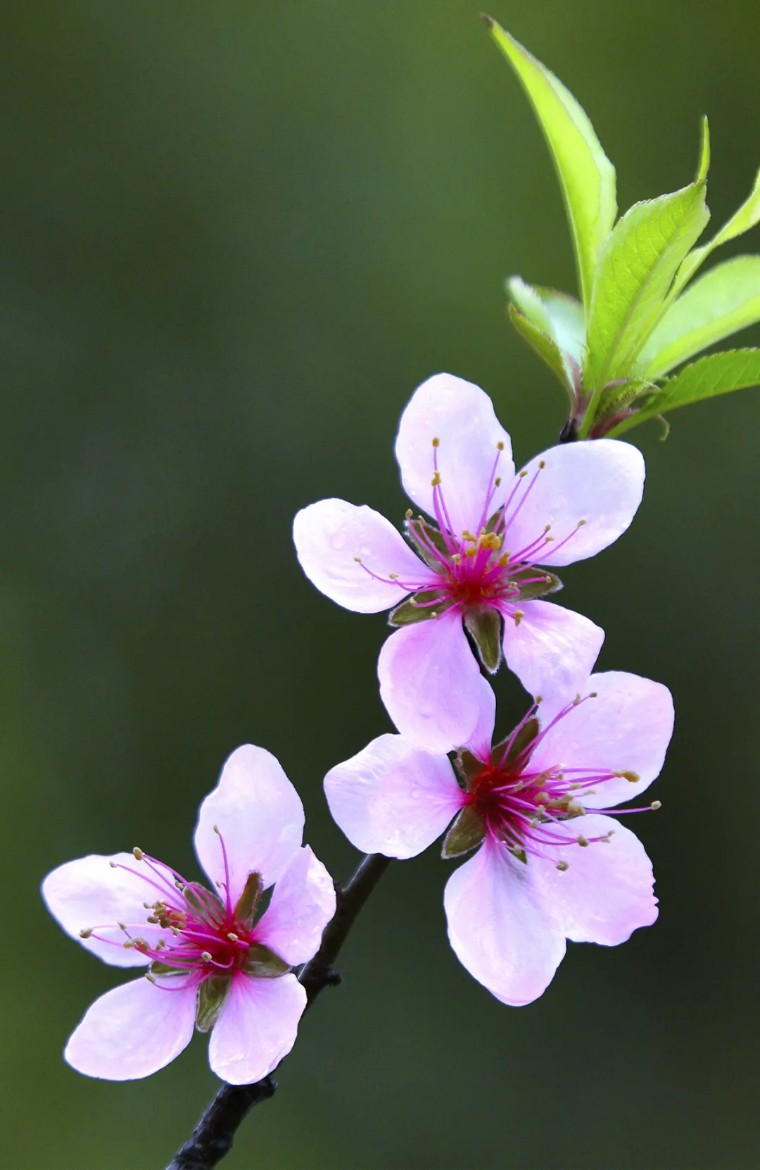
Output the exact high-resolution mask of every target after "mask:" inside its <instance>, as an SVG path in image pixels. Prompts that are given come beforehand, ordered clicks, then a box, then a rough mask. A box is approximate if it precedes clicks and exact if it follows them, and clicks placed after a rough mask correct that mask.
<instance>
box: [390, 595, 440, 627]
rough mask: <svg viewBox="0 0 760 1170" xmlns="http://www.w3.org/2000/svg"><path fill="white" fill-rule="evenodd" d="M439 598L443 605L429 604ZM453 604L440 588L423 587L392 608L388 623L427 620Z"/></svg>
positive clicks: (402, 623) (409, 622)
mask: <svg viewBox="0 0 760 1170" xmlns="http://www.w3.org/2000/svg"><path fill="white" fill-rule="evenodd" d="M439 598H440V599H441V603H442V604H441V605H439V606H436V605H429V604H427V603H429V602H431V601H437V600H438V599H439ZM452 604H453V603H452V601H451V600H447V599H446V598H445V596H444V594H443V593H441V591H440V589H421V590H420V591H419V593H414V594H412V596H411V597H406V598H405V599H404V600H403V601H402V602H400V603H399V604H398V605H397V606H396V608H395V609H392V610H391V612H390V613H389V614H388V623H389V625H391V626H411V625H413V624H414V623H415V622H427V621H430V619H431V618H436V617H438V615H439V613H443V611H444V610H445V609H448V608H449V606H450V605H452Z"/></svg>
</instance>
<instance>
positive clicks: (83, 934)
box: [79, 926, 94, 938]
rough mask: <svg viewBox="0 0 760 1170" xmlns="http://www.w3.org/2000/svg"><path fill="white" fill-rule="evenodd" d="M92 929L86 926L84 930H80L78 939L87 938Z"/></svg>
mask: <svg viewBox="0 0 760 1170" xmlns="http://www.w3.org/2000/svg"><path fill="white" fill-rule="evenodd" d="M93 929H94V927H92V926H88V927H87V928H86V929H85V930H80V932H79V937H80V938H89V937H90V935H91V934H92V932H93Z"/></svg>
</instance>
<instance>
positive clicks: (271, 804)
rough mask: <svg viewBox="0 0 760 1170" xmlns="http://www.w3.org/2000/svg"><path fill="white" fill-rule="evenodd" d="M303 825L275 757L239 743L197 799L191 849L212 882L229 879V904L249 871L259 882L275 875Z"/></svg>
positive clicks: (292, 790) (291, 851)
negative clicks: (212, 783) (202, 796)
mask: <svg viewBox="0 0 760 1170" xmlns="http://www.w3.org/2000/svg"><path fill="white" fill-rule="evenodd" d="M303 826H304V813H303V805H302V804H301V801H300V798H299V796H298V793H297V792H296V790H295V788H294V787H293V785H292V784H291V783H290V781H289V780H288V778H287V776H286V775H285V773H284V772H283V770H282V767H281V766H280V764H279V762H278V761H277V760H276V759H275V757H274V756H273V755H272V754H271V753H270V752H268V751H265V750H264V748H260V747H254V746H253V745H252V744H245V745H244V746H243V747H239V748H237V750H236V751H234V752H233V753H232V755H231V756H230V757H229V759H228V760H227V762H226V764H225V765H224V767H223V769H222V774H221V776H220V777H219V783H218V784H217V786H216V788H215V789H214V790H213V792H210V793H209V795H208V796H207V797H206V799H205V800H204V801H203V803H202V804H201V807H200V810H199V812H198V824H197V826H196V829H195V851H196V853H197V854H198V860H199V861H200V863H201V865H202V866H203V868H204V869H205V871H206V873H207V874H208V875H209V877H210V878H211V880H212V881H213V882H216V883H219V884H220V885H221V886H222V887H223V886H225V885H227V883H228V882H229V895H230V899H231V901H232V903H233V904H234V903H235V902H236V901H237V899H238V898H239V897H240V895H241V893H242V892H243V887H244V886H245V883H246V880H247V878H248V875H249V874H250V873H254V872H255V873H260V874H261V876H262V879H263V881H264V886H265V887H267V886H270V885H271V884H272V883H273V882H276V881H277V880H278V878H279V877H280V875H281V874H282V873H283V872H284V871H285V869H286V868H287V866H288V865H289V863H290V861H291V858H292V857H293V854H294V853H295V852H296V850H297V849H298V848H299V846H300V844H301V840H302V838H303ZM216 829H218V830H219V831H218V832H216ZM225 853H226V857H227V866H228V869H229V875H228V876H227V874H226V872H225Z"/></svg>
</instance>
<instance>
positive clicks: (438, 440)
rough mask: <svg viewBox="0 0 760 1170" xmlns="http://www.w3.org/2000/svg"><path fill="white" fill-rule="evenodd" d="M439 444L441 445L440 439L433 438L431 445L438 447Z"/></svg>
mask: <svg viewBox="0 0 760 1170" xmlns="http://www.w3.org/2000/svg"><path fill="white" fill-rule="evenodd" d="M440 445H441V440H440V439H433V446H434V447H440Z"/></svg>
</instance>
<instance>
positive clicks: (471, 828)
mask: <svg viewBox="0 0 760 1170" xmlns="http://www.w3.org/2000/svg"><path fill="white" fill-rule="evenodd" d="M485 835H486V822H485V821H484V820H483V818H482V816H481V815H480V813H479V812H478V811H477V809H476V808H475V806H474V805H472V804H468V805H465V807H464V808H463V809H462V811H461V812H460V813H459V815H458V816H457V817H456V818H455V820H454V822H453V823H452V825H451V828H450V829H449V831H448V833H447V834H446V836H445V837H444V840H443V846H442V847H441V857H443V858H449V857H459V856H460V855H461V854H462V853H469V852H470V850H471V849H475V848H476V847H477V846H478V845H480V843H481V842H482V841H483V840H484V839H485Z"/></svg>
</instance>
